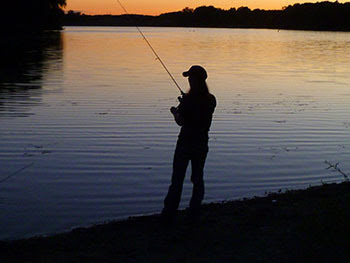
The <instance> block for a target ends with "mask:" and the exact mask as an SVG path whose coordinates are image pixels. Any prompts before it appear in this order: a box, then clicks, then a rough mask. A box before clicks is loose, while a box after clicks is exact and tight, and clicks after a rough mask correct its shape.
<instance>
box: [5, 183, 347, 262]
mask: <svg viewBox="0 0 350 263" xmlns="http://www.w3.org/2000/svg"><path fill="white" fill-rule="evenodd" d="M185 213H186V211H181V212H180V213H179V216H178V218H177V221H176V224H175V225H174V226H173V227H170V228H169V227H168V228H167V227H162V226H161V225H160V221H159V216H158V215H154V216H144V217H136V218H130V219H128V220H125V221H119V222H111V223H108V224H104V225H98V226H94V227H91V228H86V229H85V228H84V229H83V228H81V229H76V230H73V231H72V232H69V233H65V234H60V235H56V236H52V237H39V238H31V239H27V240H19V241H14V242H6V243H5V242H1V243H0V262H65V263H66V262H123V263H127V262H298V261H299V262H315V261H316V260H317V261H318V262H331V261H334V262H350V183H348V182H345V183H342V184H329V185H322V186H317V187H310V188H308V189H306V190H297V191H288V192H286V193H282V194H270V195H268V196H267V197H260V198H253V199H247V200H239V201H231V202H225V203H219V204H208V205H205V206H204V207H203V213H202V217H201V220H200V223H199V224H198V225H195V226H193V225H189V224H186V221H185Z"/></svg>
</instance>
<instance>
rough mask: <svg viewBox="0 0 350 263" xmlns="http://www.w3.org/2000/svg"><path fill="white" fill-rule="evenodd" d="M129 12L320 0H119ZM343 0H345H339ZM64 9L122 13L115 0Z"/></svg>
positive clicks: (73, 0)
mask: <svg viewBox="0 0 350 263" xmlns="http://www.w3.org/2000/svg"><path fill="white" fill-rule="evenodd" d="M120 1H121V3H122V4H123V5H124V6H125V8H126V9H127V10H128V12H129V13H134V14H147V15H159V14H161V13H165V12H171V11H179V10H182V9H183V8H184V7H190V8H195V7H198V6H202V5H213V6H215V7H219V8H223V9H229V8H231V7H240V6H248V7H249V8H250V9H255V8H260V9H281V8H282V7H283V6H287V5H290V4H294V3H304V2H320V1H322V0H309V1H304V0H300V1H295V0H238V1H235V0H176V1H170V0H168V1H164V0H120ZM339 2H345V1H339ZM65 10H74V11H80V12H83V13H86V14H122V13H123V10H122V9H121V8H120V6H119V4H118V2H117V0H67V7H66V9H65Z"/></svg>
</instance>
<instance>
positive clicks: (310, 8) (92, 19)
mask: <svg viewBox="0 0 350 263" xmlns="http://www.w3.org/2000/svg"><path fill="white" fill-rule="evenodd" d="M63 25H64V26H153V27H194V28H196V27H198V28H199V27H204V28H255V29H257V28H261V29H285V30H313V31H343V32H348V31H350V2H346V3H339V2H329V1H323V2H317V3H304V4H294V5H289V6H286V7H284V8H283V9H281V10H262V9H254V10H251V9H249V8H248V7H244V6H242V7H239V8H237V9H236V8H230V9H228V10H224V9H221V8H216V7H214V6H199V7H197V8H195V9H192V8H188V7H185V8H184V9H183V10H182V11H176V12H169V13H164V14H160V15H158V16H151V15H136V14H124V15H85V14H83V13H80V12H74V11H68V13H67V14H65V16H64V19H63Z"/></svg>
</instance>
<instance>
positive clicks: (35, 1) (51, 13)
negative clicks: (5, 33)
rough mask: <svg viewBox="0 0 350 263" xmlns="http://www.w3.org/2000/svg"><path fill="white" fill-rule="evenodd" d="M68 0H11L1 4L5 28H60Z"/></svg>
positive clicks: (28, 29)
mask: <svg viewBox="0 0 350 263" xmlns="http://www.w3.org/2000/svg"><path fill="white" fill-rule="evenodd" d="M65 6H66V0H11V1H5V3H2V4H1V9H0V21H1V23H2V25H3V28H4V30H10V31H32V30H43V29H60V28H61V25H62V19H63V16H64V11H63V7H65Z"/></svg>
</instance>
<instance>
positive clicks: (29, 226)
mask: <svg viewBox="0 0 350 263" xmlns="http://www.w3.org/2000/svg"><path fill="white" fill-rule="evenodd" d="M142 30H143V31H144V33H145V35H146V36H147V37H148V39H149V41H150V42H151V43H152V45H153V46H154V48H155V49H156V50H157V52H158V53H159V55H160V56H161V58H162V59H163V61H164V62H165V63H166V65H167V66H168V68H169V70H170V71H171V72H172V73H173V75H174V77H175V79H176V80H177V81H178V83H179V84H180V86H181V87H182V88H183V89H184V90H187V88H188V84H187V79H185V78H183V77H182V76H181V73H182V72H183V71H184V70H186V69H188V68H189V67H190V66H191V65H192V64H200V65H202V66H204V67H205V68H206V69H207V71H208V75H209V78H208V85H209V87H210V90H211V92H212V93H213V94H215V96H216V98H217V101H218V106H217V109H216V111H215V114H214V119H213V124H212V128H211V132H210V142H209V147H210V152H209V155H208V158H207V162H206V167H205V182H206V196H205V200H204V201H205V202H206V203H208V202H212V201H222V200H227V199H236V198H242V197H252V196H254V195H260V196H262V195H264V194H265V193H266V192H270V191H278V190H279V189H281V190H286V189H300V188H305V187H308V186H309V185H319V184H321V183H322V182H341V181H343V180H344V177H343V176H342V175H341V174H340V173H339V172H336V171H332V169H328V170H327V169H326V168H327V167H328V165H327V164H325V163H324V162H325V160H328V161H331V162H332V163H334V164H335V163H337V162H339V165H338V167H339V168H341V170H342V171H344V172H348V173H350V163H349V162H348V160H349V157H350V156H349V155H350V120H349V118H348V116H349V114H350V107H349V106H350V33H337V32H304V31H283V30H281V31H278V30H255V29H197V28H196V29H194V28H142ZM16 43H17V42H16ZM10 44H11V43H10ZM16 48H19V49H20V50H21V52H20V53H18V51H16V50H15V49H16ZM11 52H13V53H11ZM11 52H10V54H7V55H8V57H9V59H8V61H7V63H6V66H5V68H6V70H5V71H2V73H1V74H2V76H1V78H0V81H1V83H0V124H1V125H0V176H1V177H0V181H1V183H0V239H13V238H22V237H29V236H33V235H37V234H51V233H56V232H61V231H66V230H69V229H71V228H72V227H76V226H88V225H91V224H94V223H101V222H104V221H108V220H113V219H121V218H126V217H127V216H131V215H140V214H147V213H155V212H159V211H160V210H161V208H162V205H163V198H164V196H165V194H166V192H167V189H168V185H169V182H170V176H171V169H172V156H173V151H174V148H175V143H176V140H177V134H178V132H179V127H178V126H177V125H176V124H175V122H174V121H173V118H172V116H171V114H170V112H169V108H170V107H171V106H173V105H176V104H177V101H176V98H177V96H178V95H179V93H178V90H177V89H176V87H175V85H174V83H172V81H171V79H170V78H169V76H168V75H167V74H166V72H165V71H164V69H163V68H162V67H161V65H160V63H159V61H157V60H156V59H155V57H154V55H153V54H152V52H151V51H150V49H149V47H148V46H147V45H146V44H145V42H144V40H143V39H142V38H141V37H140V35H139V33H138V32H137V30H136V29H135V28H133V27H124V28H118V27H68V28H66V29H65V30H64V31H62V32H51V33H47V34H45V35H44V36H42V37H40V38H39V39H37V40H36V41H34V44H33V45H29V44H28V43H27V42H26V41H23V43H19V44H18V43H17V47H15V48H14V49H13V50H12V51H11ZM5 53H8V52H7V51H6V52H5ZM12 58H13V59H12ZM5 73H6V74H5ZM22 168H23V170H21V169H22ZM188 173H190V168H189V171H188ZM190 195H191V183H190V179H189V176H188V177H187V178H186V182H185V187H184V192H183V198H182V202H181V207H182V208H184V207H186V205H187V204H188V201H189V198H190Z"/></svg>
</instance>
